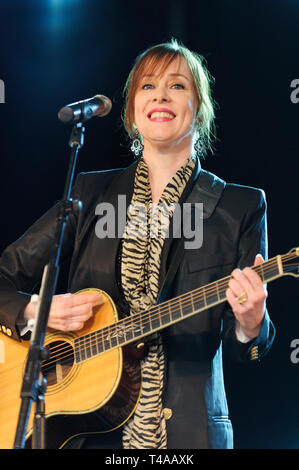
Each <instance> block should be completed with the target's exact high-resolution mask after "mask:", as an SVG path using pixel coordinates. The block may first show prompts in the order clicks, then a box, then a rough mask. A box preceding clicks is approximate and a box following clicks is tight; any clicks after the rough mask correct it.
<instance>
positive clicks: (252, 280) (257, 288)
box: [226, 255, 267, 339]
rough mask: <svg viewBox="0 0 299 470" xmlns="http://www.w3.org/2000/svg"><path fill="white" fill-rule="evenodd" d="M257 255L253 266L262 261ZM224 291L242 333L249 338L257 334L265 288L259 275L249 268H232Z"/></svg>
mask: <svg viewBox="0 0 299 470" xmlns="http://www.w3.org/2000/svg"><path fill="white" fill-rule="evenodd" d="M263 261H264V260H263V257H262V256H261V255H257V256H256V258H255V261H254V266H257V265H259V264H261V263H263ZM228 285H229V288H228V289H227V291H226V297H227V300H228V302H229V304H230V306H231V308H232V310H233V312H234V315H235V317H236V319H237V321H238V322H239V323H240V325H241V328H242V331H243V333H244V334H245V335H246V336H247V337H248V338H250V339H252V338H255V337H256V336H258V335H259V332H260V330H261V324H262V321H263V318H264V314H265V308H266V298H267V289H266V286H265V285H264V284H263V282H262V280H261V278H260V276H259V275H258V274H257V273H256V272H255V271H254V270H253V269H250V268H245V269H243V270H242V271H241V270H240V269H234V271H233V272H232V279H231V280H230V281H229V283H228Z"/></svg>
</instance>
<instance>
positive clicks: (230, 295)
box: [226, 288, 245, 318]
mask: <svg viewBox="0 0 299 470" xmlns="http://www.w3.org/2000/svg"><path fill="white" fill-rule="evenodd" d="M226 298H227V301H228V303H229V304H230V306H231V308H232V310H233V312H234V314H235V315H236V317H237V318H238V314H241V313H242V311H244V309H245V306H244V305H243V304H240V303H239V302H238V301H237V299H236V296H235V294H234V292H233V291H232V290H231V289H230V288H229V289H227V290H226Z"/></svg>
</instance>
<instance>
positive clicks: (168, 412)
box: [163, 408, 172, 419]
mask: <svg viewBox="0 0 299 470" xmlns="http://www.w3.org/2000/svg"><path fill="white" fill-rule="evenodd" d="M163 415H164V418H165V419H170V418H171V417H172V409H171V408H164V410H163Z"/></svg>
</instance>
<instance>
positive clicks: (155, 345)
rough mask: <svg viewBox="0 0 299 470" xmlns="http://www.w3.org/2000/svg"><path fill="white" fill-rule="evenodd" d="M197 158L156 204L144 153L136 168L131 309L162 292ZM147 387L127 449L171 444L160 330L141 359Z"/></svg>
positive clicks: (126, 279) (126, 264) (128, 242)
mask: <svg viewBox="0 0 299 470" xmlns="http://www.w3.org/2000/svg"><path fill="white" fill-rule="evenodd" d="M194 166H195V162H194V160H193V159H192V157H189V159H188V160H187V161H186V162H185V163H184V165H183V166H182V167H181V168H180V169H179V170H178V171H177V173H176V174H175V175H174V177H173V178H172V179H171V181H170V182H169V183H168V185H167V186H166V188H165V189H164V191H163V194H162V196H161V198H160V200H159V203H158V204H153V203H152V199H151V188H150V183H149V178H148V167H147V164H146V162H145V161H144V159H143V158H141V159H140V161H139V164H138V166H137V169H136V174H135V181H134V192H133V196H132V201H131V204H130V207H129V210H128V217H127V224H126V228H125V232H124V237H123V242H122V259H121V281H122V288H123V293H124V296H125V299H126V301H127V302H128V304H129V306H130V312H131V314H135V313H138V312H140V311H142V310H147V309H149V308H150V307H152V306H153V305H155V304H156V302H157V299H158V294H159V273H160V259H161V253H162V249H163V245H164V241H165V238H166V237H167V235H168V230H167V229H168V227H169V222H170V219H171V217H172V214H173V211H174V208H175V204H177V203H178V202H179V200H180V197H181V195H182V193H183V191H184V189H185V187H186V184H187V182H188V180H189V178H190V176H191V174H192V172H193V169H194ZM141 367H142V390H141V397H140V400H139V403H138V406H137V409H136V411H135V413H134V415H133V416H132V417H131V418H130V419H129V420H128V421H127V422H126V423H125V425H124V427H123V447H124V449H165V448H167V433H166V423H165V418H164V416H163V408H162V392H163V382H164V370H165V357H164V351H163V344H162V339H161V335H160V334H159V333H155V334H153V335H152V336H151V338H150V341H149V350H148V354H147V356H146V357H145V359H144V360H143V361H142V363H141Z"/></svg>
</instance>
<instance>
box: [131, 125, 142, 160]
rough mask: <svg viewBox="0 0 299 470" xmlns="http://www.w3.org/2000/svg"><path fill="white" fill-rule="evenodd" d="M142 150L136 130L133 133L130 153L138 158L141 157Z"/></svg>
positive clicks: (140, 138)
mask: <svg viewBox="0 0 299 470" xmlns="http://www.w3.org/2000/svg"><path fill="white" fill-rule="evenodd" d="M143 149H144V146H143V143H142V137H141V135H140V134H139V132H138V129H137V128H136V129H135V132H134V138H133V140H132V145H131V151H132V152H133V153H134V155H135V157H136V158H138V157H141V155H142V153H143Z"/></svg>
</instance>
